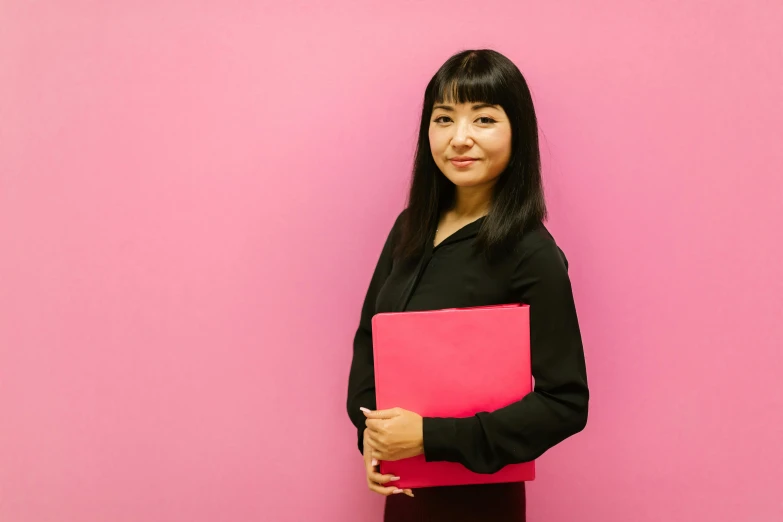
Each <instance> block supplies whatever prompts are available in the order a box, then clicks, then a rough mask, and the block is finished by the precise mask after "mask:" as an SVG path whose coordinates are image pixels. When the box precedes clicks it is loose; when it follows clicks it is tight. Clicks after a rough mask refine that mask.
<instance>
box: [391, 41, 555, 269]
mask: <svg viewBox="0 0 783 522" xmlns="http://www.w3.org/2000/svg"><path fill="white" fill-rule="evenodd" d="M472 102H485V103H492V104H498V105H500V106H501V107H503V110H504V111H505V112H506V114H507V115H508V117H509V121H510V124H511V157H510V160H509V163H508V166H507V167H506V169H505V170H504V171H503V172H502V173H501V174H500V175H499V177H498V179H497V182H496V183H495V186H494V189H493V193H492V201H491V205H490V211H489V213H488V214H487V216H486V218H485V219H484V220H483V222H482V223H481V227H480V229H479V232H478V236H477V238H476V248H477V250H480V251H481V252H482V253H483V254H484V255H485V257H486V258H487V259H488V260H489V261H492V260H493V259H495V258H496V256H497V255H500V254H501V253H503V252H508V251H509V250H510V249H511V247H512V246H513V244H514V241H515V240H516V239H517V238H518V237H519V236H520V235H521V234H522V233H523V232H524V231H525V230H526V229H527V228H528V227H532V226H535V225H536V224H538V223H540V222H542V221H543V220H544V219H546V213H547V212H546V203H545V201H544V189H543V185H542V181H541V159H540V153H539V148H538V122H537V120H536V113H535V110H534V109H533V99H532V97H531V96H530V89H529V88H528V86H527V82H526V81H525V78H524V76H522V73H521V72H520V70H519V69H518V68H517V66H516V65H514V63H513V62H512V61H511V60H509V59H508V58H506V57H505V56H503V55H502V54H500V53H499V52H497V51H493V50H490V49H478V50H467V51H462V52H460V53H458V54H455V55H453V56H452V57H450V58H449V59H448V60H447V61H446V63H444V64H443V65H442V66H441V68H440V69H438V72H436V73H435V75H434V76H433V77H432V79H431V80H430V82H429V83H428V84H427V88H426V90H425V91H424V104H423V106H422V111H421V125H420V127H419V140H418V143H417V145H416V155H415V159H414V165H413V175H412V176H411V185H410V192H409V194H408V201H407V209H406V210H405V212H404V216H403V220H402V224H401V235H400V237H399V239H398V241H397V242H396V247H395V250H394V255H395V257H396V258H398V259H403V260H410V259H413V258H415V257H418V256H420V255H421V254H422V251H423V248H424V246H425V244H426V242H427V240H428V239H429V237H430V234H431V232H432V231H433V230H434V229H435V227H436V225H437V223H438V221H439V219H440V216H441V214H442V213H443V212H444V211H446V210H448V209H449V208H450V207H451V205H453V203H454V197H455V190H456V189H455V185H454V184H453V183H452V182H451V181H449V179H448V178H447V177H446V176H444V175H443V173H442V172H441V171H440V169H439V168H438V166H437V165H436V163H435V160H434V159H433V157H432V151H431V150H430V140H429V126H430V118H431V116H432V107H433V106H434V105H435V104H436V103H472Z"/></svg>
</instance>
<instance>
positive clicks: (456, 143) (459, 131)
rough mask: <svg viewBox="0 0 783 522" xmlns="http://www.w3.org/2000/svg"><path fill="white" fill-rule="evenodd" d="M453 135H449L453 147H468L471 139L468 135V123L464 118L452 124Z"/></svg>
mask: <svg viewBox="0 0 783 522" xmlns="http://www.w3.org/2000/svg"><path fill="white" fill-rule="evenodd" d="M453 128H454V136H452V137H451V145H452V146H453V147H454V148H464V147H470V146H471V145H472V139H473V138H471V137H470V125H469V124H468V123H467V122H465V121H464V120H463V121H461V122H459V123H457V124H456V125H454V127H453Z"/></svg>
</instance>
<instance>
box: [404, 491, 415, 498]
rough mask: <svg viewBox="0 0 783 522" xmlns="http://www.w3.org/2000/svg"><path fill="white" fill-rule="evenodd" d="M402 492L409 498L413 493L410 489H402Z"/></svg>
mask: <svg viewBox="0 0 783 522" xmlns="http://www.w3.org/2000/svg"><path fill="white" fill-rule="evenodd" d="M402 492H403V493H405V494H406V495H408V496H409V497H411V498H412V497H413V491H411V490H410V489H404V490H402Z"/></svg>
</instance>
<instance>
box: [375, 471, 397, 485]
mask: <svg viewBox="0 0 783 522" xmlns="http://www.w3.org/2000/svg"><path fill="white" fill-rule="evenodd" d="M367 478H368V479H370V481H371V482H375V483H376V484H380V485H382V486H385V485H386V484H388V483H389V482H395V481H397V480H400V477H396V476H394V475H381V474H380V473H378V472H377V471H373V472H372V473H369V474H368V475H367Z"/></svg>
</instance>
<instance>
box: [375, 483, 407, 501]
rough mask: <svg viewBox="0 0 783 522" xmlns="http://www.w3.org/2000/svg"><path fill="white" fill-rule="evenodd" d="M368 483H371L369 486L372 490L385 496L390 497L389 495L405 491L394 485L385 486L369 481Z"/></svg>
mask: <svg viewBox="0 0 783 522" xmlns="http://www.w3.org/2000/svg"><path fill="white" fill-rule="evenodd" d="M368 484H369V487H370V491H374V492H375V493H378V494H380V495H383V496H385V497H388V496H389V495H397V494H399V493H402V492H403V490H401V489H400V488H396V487H394V486H390V487H384V486H380V485H378V484H375V483H373V482H368Z"/></svg>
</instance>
